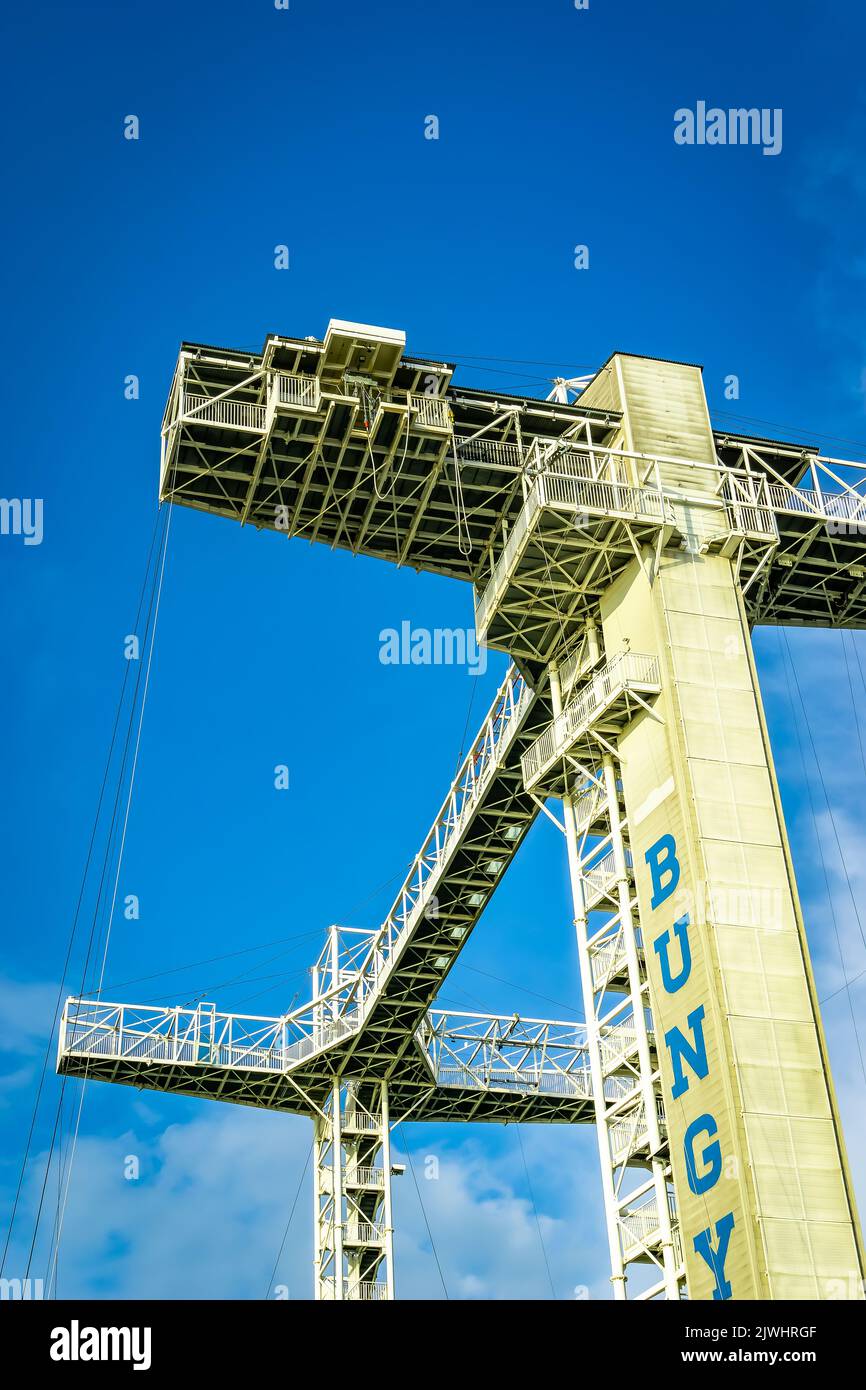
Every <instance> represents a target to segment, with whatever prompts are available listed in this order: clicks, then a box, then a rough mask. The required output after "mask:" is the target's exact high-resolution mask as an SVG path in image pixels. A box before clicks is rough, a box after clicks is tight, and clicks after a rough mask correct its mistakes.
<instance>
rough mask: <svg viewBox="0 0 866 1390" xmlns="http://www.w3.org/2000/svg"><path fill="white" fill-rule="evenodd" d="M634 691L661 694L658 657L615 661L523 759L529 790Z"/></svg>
mask: <svg viewBox="0 0 866 1390" xmlns="http://www.w3.org/2000/svg"><path fill="white" fill-rule="evenodd" d="M633 687H637V688H639V689H640V690H642V691H644V692H658V691H659V690H660V689H661V685H660V683H659V664H658V659H657V658H656V657H654V656H647V655H644V654H643V653H642V652H620V653H619V654H618V655H617V656H614V657H612V658H611V660H610V661H608V662H607V663H606V665H604V666H603V667H602V668H601V670H600V671H598V672H597V673H596V674H595V675H594V676H593V677H592V679H591V680H590V681H588V682H587V684H586V685H585V686H584V687H583V689H582V690H581V692H580V694H579V695H576V696H575V698H574V699H573V700H570V701H569V703H568V704H567V705H566V706H565V709H564V710H563V711H562V713H561V714H559V715H557V717H556V718H555V719H554V720H553V722H552V723H551V724H549V725H548V726H547V728H546V729H545V730H544V733H542V734H539V736H538V738H537V739H536V740H535V742H534V743H531V744H530V745H529V748H528V749H527V750H526V752H525V753H524V754H523V756H522V757H521V759H520V763H521V767H522V769H523V781H524V783H525V785H526V787H527V788H531V786H532V785H533V783H534V782H536V781H537V780H538V778H539V777H540V776H541V774H542V773H543V772H544V771H546V769H547V768H548V767H549V766H550V765H551V764H552V763H554V762H555V761H556V759H557V758H561V757H562V756H563V755H564V754H565V753H566V752H567V751H568V749H569V748H570V747H571V746H572V744H573V743H575V742H576V741H577V739H578V738H580V736H581V734H583V733H584V732H585V731H586V729H587V728H588V727H589V726H590V724H591V723H592V722H593V720H594V719H596V718H597V717H598V715H599V714H600V713H601V712H602V711H603V710H605V709H606V708H607V707H608V706H609V705H610V704H611V703H612V702H613V701H614V700H615V699H616V698H617V696H618V695H620V694H622V693H623V692H625V691H627V690H629V689H631V688H633Z"/></svg>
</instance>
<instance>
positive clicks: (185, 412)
mask: <svg viewBox="0 0 866 1390" xmlns="http://www.w3.org/2000/svg"><path fill="white" fill-rule="evenodd" d="M181 415H182V418H183V420H184V422H185V423H186V424H190V423H192V424H203V425H222V426H223V427H225V428H229V429H235V430H254V431H255V433H256V434H264V432H265V430H266V429H267V406H264V405H257V404H256V403H255V402H253V401H238V400H235V399H233V397H231V396H215V397H211V396H200V395H197V394H195V393H193V392H191V391H184V393H183V401H182V406H181Z"/></svg>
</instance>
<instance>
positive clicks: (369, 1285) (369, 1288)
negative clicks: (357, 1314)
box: [346, 1279, 388, 1303]
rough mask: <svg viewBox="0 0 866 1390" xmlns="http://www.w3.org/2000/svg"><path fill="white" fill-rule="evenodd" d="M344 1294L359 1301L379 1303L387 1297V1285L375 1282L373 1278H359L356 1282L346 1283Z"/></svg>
mask: <svg viewBox="0 0 866 1390" xmlns="http://www.w3.org/2000/svg"><path fill="white" fill-rule="evenodd" d="M346 1295H347V1297H348V1298H355V1299H358V1301H359V1302H361V1303H379V1302H380V1301H384V1300H385V1299H387V1297H388V1286H387V1284H377V1283H376V1281H375V1279H361V1280H360V1281H359V1282H358V1283H357V1284H347V1285H346Z"/></svg>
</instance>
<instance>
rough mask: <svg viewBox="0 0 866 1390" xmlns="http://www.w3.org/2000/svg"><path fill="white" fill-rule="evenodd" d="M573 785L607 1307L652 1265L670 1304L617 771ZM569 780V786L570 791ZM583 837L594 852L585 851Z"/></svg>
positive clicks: (667, 1211)
mask: <svg viewBox="0 0 866 1390" xmlns="http://www.w3.org/2000/svg"><path fill="white" fill-rule="evenodd" d="M550 689H551V704H552V709H553V714H554V718H556V716H558V715H559V714H560V712H561V710H562V694H561V688H560V680H559V672H558V669H557V666H556V663H553V664H552V665H551V668H550ZM582 775H583V778H584V782H585V790H584V792H583V795H582V797H581V798H580V801H581V802H582V803H583V802H585V803H587V804H586V807H585V808H584V809H583V811H579V810H578V809H577V808H576V799H575V797H574V795H573V794H572V792H571V791H570V790H569V791H566V793H565V794H564V796H563V798H562V807H563V824H564V829H565V840H566V848H567V854H568V865H569V877H570V881H571V892H572V903H573V912H574V925H575V932H576V937H577V950H578V960H579V965H580V976H581V989H582V994H583V1005H584V1017H585V1020H586V1029H587V1046H588V1052H589V1064H590V1075H591V1079H592V1089H593V1101H594V1109H595V1122H596V1136H597V1140H598V1149H599V1158H600V1162H601V1178H602V1193H603V1198H604V1206H605V1224H606V1228H607V1237H608V1248H609V1252H610V1260H611V1282H612V1284H613V1291H614V1298H615V1299H625V1298H627V1296H628V1294H627V1268H628V1265H629V1264H630V1263H632V1262H640V1263H644V1264H655V1265H656V1266H657V1267H658V1269H659V1275H660V1278H659V1280H658V1281H657V1282H656V1283H655V1284H654V1285H652V1284H651V1285H650V1290H651V1292H652V1294H653V1295H659V1294H663V1295H664V1297H665V1298H668V1299H678V1298H679V1297H680V1296H681V1293H682V1292H684V1287H685V1285H684V1276H683V1271H682V1260H681V1258H680V1257H679V1255H678V1242H677V1239H676V1234H675V1227H674V1223H673V1219H672V1213H673V1200H672V1194H671V1188H670V1186H669V1182H668V1177H669V1171H670V1170H669V1163H668V1158H667V1144H666V1137H665V1133H664V1128H663V1124H662V1114H663V1110H662V1099H661V1083H660V1078H659V1074H658V1069H657V1066H656V1065H655V1061H654V1057H653V1053H652V1050H651V1045H650V1026H649V1021H648V1020H649V1001H648V993H647V983H646V973H645V970H644V966H643V956H642V949H641V946H640V941H639V920H638V915H637V905H636V900H635V895H634V883H633V877H632V875H631V870H630V855H629V851H628V845H627V824H626V820H625V813H624V810H623V808H622V805H621V794H620V783H619V776H618V763H617V762H616V760H615V759H614V757H613V755H612V754H611V753H610V752H607V751H605V752H604V753H603V754H602V757H601V760H600V765H599V766H598V767H597V768H595V769H583V770H582ZM573 780H574V779H573V778H572V777H569V779H568V781H569V784H570V783H571V782H572V781H573ZM581 831H582V834H581ZM590 832H594V833H593V834H592V835H590ZM590 837H591V838H593V839H594V840H595V841H596V843H594V844H593V846H592V847H591V848H587V839H588V838H590ZM599 863H600V864H601V866H602V867H601V868H599V867H598V865H599ZM599 918H601V919H602V920H601V923H600V925H596V924H597V923H598V921H599ZM635 1166H637V1167H638V1169H639V1181H638V1183H637V1186H635V1178H634V1169H635ZM647 1173H649V1175H650V1176H649V1181H646V1175H647ZM624 1190H625V1191H624Z"/></svg>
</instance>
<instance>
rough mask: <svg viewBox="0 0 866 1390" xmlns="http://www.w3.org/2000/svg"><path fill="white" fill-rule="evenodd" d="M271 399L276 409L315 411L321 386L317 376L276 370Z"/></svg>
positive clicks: (318, 403)
mask: <svg viewBox="0 0 866 1390" xmlns="http://www.w3.org/2000/svg"><path fill="white" fill-rule="evenodd" d="M271 390H272V400H273V402H274V404H275V406H276V408H277V409H280V407H282V408H283V409H286V408H288V409H289V410H309V411H313V412H315V411H317V410H318V409H319V406H320V405H321V402H322V387H321V384H320V382H319V379H318V377H315V376H302V375H301V374H300V373H298V372H277V373H276V374H275V377H274V382H273V386H272V388H271Z"/></svg>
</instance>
